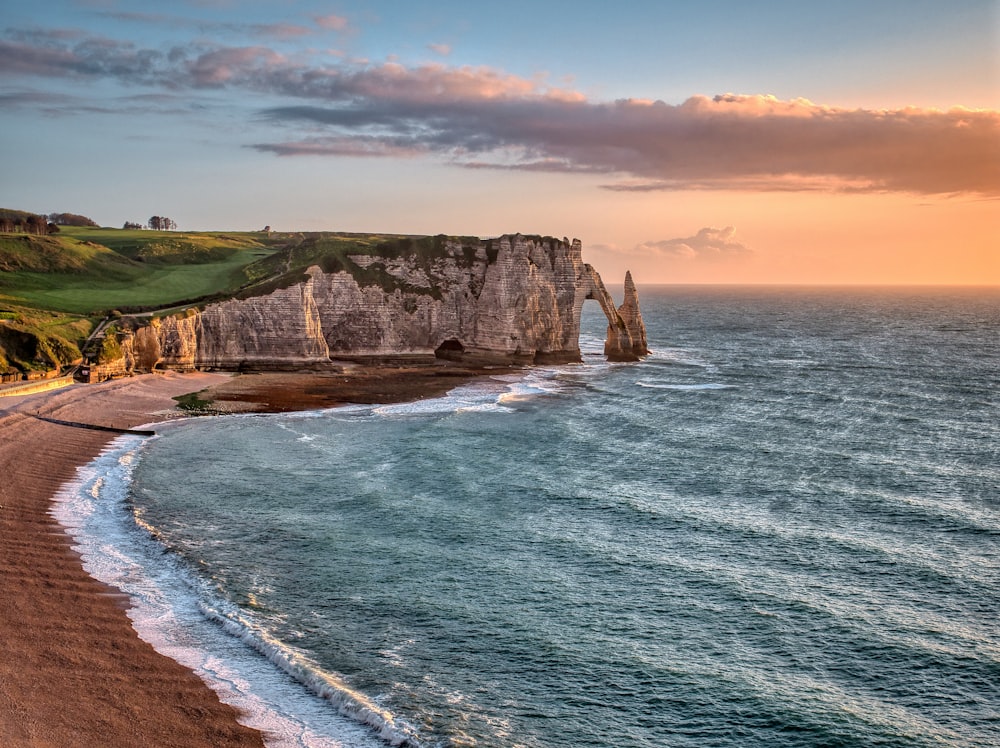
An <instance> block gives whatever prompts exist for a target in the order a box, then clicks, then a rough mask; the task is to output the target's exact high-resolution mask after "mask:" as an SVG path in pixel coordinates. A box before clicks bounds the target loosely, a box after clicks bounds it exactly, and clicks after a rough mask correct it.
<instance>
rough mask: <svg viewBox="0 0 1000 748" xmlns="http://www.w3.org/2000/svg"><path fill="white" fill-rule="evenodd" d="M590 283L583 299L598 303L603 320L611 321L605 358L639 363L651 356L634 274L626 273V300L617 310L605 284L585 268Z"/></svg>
mask: <svg viewBox="0 0 1000 748" xmlns="http://www.w3.org/2000/svg"><path fill="white" fill-rule="evenodd" d="M584 268H585V270H586V272H587V279H588V280H589V287H586V286H585V295H584V297H583V298H584V299H595V300H596V301H597V302H598V303H599V304H600V305H601V310H602V311H603V312H604V316H605V317H607V318H608V335H607V338H606V339H605V341H604V355H605V356H607V357H608V360H609V361H638V360H639V359H640V358H641V357H642V356H645V355H646V354H647V353H649V349H648V348H647V342H646V325H645V324H644V323H643V321H642V313H641V312H640V311H639V294H638V292H637V291H636V288H635V282H634V281H633V280H632V273H631V272H629V271H625V299H624V301H623V302H622V305H621V306H620V307H617V308H616V307H615V302H614V299H612V298H611V294H610V293H608V289H607V288H606V287H605V286H604V281H602V280H601V276H600V275H598V274H597V271H596V270H594V268H593V267H591V266H590V265H585V266H584Z"/></svg>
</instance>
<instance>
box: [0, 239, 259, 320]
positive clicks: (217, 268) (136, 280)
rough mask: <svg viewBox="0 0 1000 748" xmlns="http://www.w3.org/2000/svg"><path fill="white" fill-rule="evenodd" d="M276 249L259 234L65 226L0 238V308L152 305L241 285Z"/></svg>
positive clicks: (93, 309) (95, 309) (87, 310)
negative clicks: (40, 233)
mask: <svg viewBox="0 0 1000 748" xmlns="http://www.w3.org/2000/svg"><path fill="white" fill-rule="evenodd" d="M275 251H276V247H274V246H272V245H271V243H269V241H268V239H267V237H266V236H264V235H262V234H222V233H178V232H163V231H131V230H129V231H126V230H123V229H100V228H85V227H66V228H64V229H63V230H62V231H61V232H60V233H59V234H57V235H55V236H42V237H39V236H28V235H25V234H5V235H0V303H3V302H7V303H10V304H19V305H22V306H29V307H36V308H39V309H49V310H55V311H60V312H71V313H75V314H81V315H89V314H95V313H99V312H101V311H105V310H110V309H115V308H122V307H128V308H136V307H147V308H148V307H157V306H164V305H168V304H172V303H176V302H180V301H184V300H193V299H197V298H200V297H203V296H208V295H212V294H217V293H228V292H233V291H235V290H236V289H238V288H239V287H240V286H242V285H244V284H245V283H246V282H247V281H248V277H247V275H246V274H245V272H244V268H245V267H246V266H247V265H250V264H251V263H253V262H255V261H257V260H260V259H261V258H263V257H266V256H268V255H270V254H272V253H274V252H275Z"/></svg>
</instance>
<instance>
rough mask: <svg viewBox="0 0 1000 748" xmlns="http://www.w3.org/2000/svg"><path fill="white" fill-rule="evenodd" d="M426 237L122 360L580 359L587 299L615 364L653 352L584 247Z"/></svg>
mask: <svg viewBox="0 0 1000 748" xmlns="http://www.w3.org/2000/svg"><path fill="white" fill-rule="evenodd" d="M430 241H433V244H427V243H425V245H423V246H422V248H421V249H420V250H419V251H405V250H401V249H399V248H398V247H396V248H393V247H390V248H388V249H386V250H385V251H381V252H380V251H374V252H370V253H362V252H359V253H358V254H348V255H347V256H346V259H345V260H343V261H342V262H340V264H339V266H338V267H337V269H334V270H332V271H331V270H329V269H327V270H324V269H323V267H321V266H320V265H319V264H317V265H312V266H310V267H308V268H307V269H305V271H304V273H303V274H302V275H301V276H299V277H297V278H296V279H295V282H290V283H289V284H288V285H287V286H285V287H279V288H277V289H275V290H272V291H270V292H269V293H260V295H250V294H245V295H244V297H242V298H233V299H229V300H227V301H223V302H220V303H215V304H210V305H208V306H206V307H205V308H203V309H201V310H188V311H187V312H186V313H183V314H181V315H177V316H170V317H163V318H160V319H154V320H152V321H151V322H149V323H148V324H146V323H143V324H142V326H137V329H136V330H135V332H134V335H133V336H132V337H131V338H130V339H128V340H126V341H124V344H123V348H124V350H125V353H126V357H127V358H128V359H129V361H130V363H131V365H132V366H133V367H134V368H135V369H136V370H139V371H143V370H150V369H153V368H170V369H180V370H190V369H222V370H264V369H286V370H287V369H302V368H309V367H320V366H324V365H328V364H329V362H330V361H331V360H336V359H353V360H367V361H388V360H392V361H398V360H429V359H433V358H434V357H437V358H445V359H452V360H459V361H463V362H466V363H470V364H492V363H564V362H572V361H579V360H580V345H579V337H580V313H581V310H582V308H583V303H584V301H585V300H586V299H596V300H597V301H598V302H599V303H600V305H601V308H602V309H603V310H604V313H605V315H606V316H607V318H608V338H607V342H606V343H605V354H606V355H607V356H608V358H609V359H610V360H614V361H635V360H638V358H639V357H640V356H643V355H645V354H646V353H648V351H647V350H646V330H645V327H644V326H643V322H642V315H641V314H640V313H639V306H638V298H637V295H636V290H635V284H634V283H633V282H632V277H631V275H628V274H627V275H626V278H625V301H624V303H623V304H622V305H621V307H619V308H617V309H616V308H615V305H614V302H613V301H612V299H611V296H610V294H608V292H607V289H606V288H605V287H604V283H603V282H602V281H601V277H600V276H599V275H598V274H597V272H596V271H595V270H594V269H593V268H592V267H591V266H590V265H588V264H586V263H584V262H583V259H582V247H581V244H580V242H579V240H574V241H573V242H569V241H567V240H565V239H564V240H562V241H559V240H556V239H552V238H548V237H546V238H542V237H525V236H521V235H520V234H517V235H505V236H502V237H500V238H499V239H492V240H486V241H480V240H469V239H465V240H458V239H446V238H444V237H436V238H434V239H433V240H428V242H430Z"/></svg>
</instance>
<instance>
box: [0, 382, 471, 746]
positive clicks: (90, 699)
mask: <svg viewBox="0 0 1000 748" xmlns="http://www.w3.org/2000/svg"><path fill="white" fill-rule="evenodd" d="M474 374H475V372H474V371H472V370H464V369H451V368H449V367H424V368H394V369H370V368H365V367H356V368H353V369H351V370H350V371H349V373H347V374H343V373H339V374H336V375H335V374H315V373H313V374H305V375H296V374H261V375H246V376H237V377H234V376H232V375H230V374H218V373H193V374H178V373H172V372H166V373H158V374H151V375H144V376H138V377H132V378H128V379H121V380H117V381H112V382H107V383H104V384H100V385H74V386H72V387H69V388H65V389H60V390H54V391H50V392H44V393H39V394H35V395H26V396H19V397H6V398H2V399H0V445H2V446H0V475H2V476H3V480H2V481H0V538H2V548H3V552H2V554H0V638H2V640H3V642H4V657H3V658H0V714H2V715H3V717H2V719H0V744H2V745H4V746H50V745H51V746H73V745H81V746H82V745H107V746H124V745H156V746H185V747H186V748H190V747H192V746H237V745H239V746H260V745H263V739H262V737H261V735H260V734H259V733H258V732H256V731H255V730H252V729H250V728H249V727H246V726H244V725H241V724H240V723H239V718H240V715H239V714H238V713H237V712H236V710H235V709H233V708H232V707H230V706H228V705H226V704H223V703H221V702H220V701H219V699H218V697H217V696H216V694H215V693H214V692H213V691H212V690H211V689H210V688H209V687H208V686H206V685H205V683H203V682H202V681H201V680H200V679H199V678H198V677H197V676H196V675H194V674H193V673H192V672H190V671H189V670H187V669H186V668H184V667H183V666H181V665H179V664H178V663H176V662H174V661H173V660H171V659H169V658H167V657H165V656H163V655H161V654H159V653H158V652H156V651H155V650H154V649H153V648H152V647H151V646H150V645H149V644H147V643H146V642H144V641H142V640H140V639H139V638H138V636H137V635H136V633H135V631H134V630H133V628H132V626H131V623H130V621H129V619H128V617H127V610H128V606H129V602H128V599H127V597H126V596H124V595H122V594H121V593H119V592H118V591H116V590H114V589H111V588H109V587H107V586H105V585H103V584H101V583H100V582H98V581H96V580H94V579H93V578H91V577H90V576H89V575H88V574H87V573H86V572H85V571H84V569H83V567H82V565H81V561H80V558H79V556H78V555H77V554H76V553H75V552H74V551H73V550H72V548H71V546H70V538H69V536H68V535H67V534H66V532H65V530H64V529H63V528H62V527H61V526H60V525H59V524H58V523H57V522H56V520H55V519H54V518H53V517H52V516H51V514H50V509H51V507H52V502H53V499H54V497H55V496H56V494H57V493H58V491H59V489H60V486H62V485H63V484H64V483H66V482H67V481H71V480H73V478H74V476H75V473H76V468H77V467H78V466H81V465H84V464H86V463H87V462H89V461H90V460H92V459H93V458H94V457H96V456H97V455H98V454H100V452H101V450H102V449H103V448H104V447H105V446H106V445H107V444H108V443H109V442H110V441H111V440H112V439H113V438H114V436H115V434H114V433H113V432H111V431H101V430H94V429H89V428H82V427H80V424H91V425H97V426H103V427H113V428H116V429H129V428H135V427H137V426H140V425H143V424H149V423H154V422H158V421H164V420H168V419H171V418H177V417H183V416H185V415H187V413H185V412H184V411H182V410H180V409H178V408H177V407H176V406H177V403H176V402H175V401H174V400H173V398H174V397H175V396H179V395H184V394H188V393H194V392H202V391H205V390H207V391H208V394H203V395H202V397H206V398H209V399H215V398H216V397H218V400H217V401H216V404H215V405H214V406H213V407H215V408H217V409H218V410H220V411H255V412H261V411H271V410H300V409H306V408H319V407H330V406H332V405H336V404H340V403H343V402H348V401H359V402H361V401H367V402H398V401H400V400H410V399H419V398H420V397H422V396H432V395H435V394H440V393H442V392H444V391H446V390H448V389H450V388H451V387H454V386H456V385H457V384H459V383H460V381H461V380H462V378H468V377H470V376H473V375H474ZM72 424H76V425H72Z"/></svg>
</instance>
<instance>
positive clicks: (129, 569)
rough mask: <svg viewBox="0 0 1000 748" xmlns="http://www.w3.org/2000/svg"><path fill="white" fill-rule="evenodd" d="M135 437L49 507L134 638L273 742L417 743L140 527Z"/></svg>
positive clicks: (334, 745) (289, 746) (339, 746)
mask: <svg viewBox="0 0 1000 748" xmlns="http://www.w3.org/2000/svg"><path fill="white" fill-rule="evenodd" d="M141 441H142V440H141V439H140V438H137V437H134V436H123V437H120V438H119V439H117V440H115V442H114V443H113V444H112V445H111V446H110V447H109V448H108V449H107V450H105V452H104V453H102V454H101V455H100V456H99V457H98V458H97V459H96V460H94V461H93V462H91V463H90V464H88V465H86V466H84V467H81V468H79V469H78V473H77V478H76V480H74V481H72V482H71V483H68V484H66V485H65V486H63V488H62V489H61V490H60V492H59V495H58V496H57V501H56V504H55V506H54V508H53V514H54V516H55V517H56V519H58V521H59V522H60V523H62V524H63V526H64V527H66V529H67V530H68V532H69V534H70V535H71V536H72V538H73V540H74V542H75V545H74V549H75V550H76V551H78V552H79V553H80V555H81V556H82V558H83V565H84V568H85V569H86V570H87V572H88V573H89V574H90V575H91V576H93V577H95V578H96V579H98V580H100V581H102V582H104V583H106V584H109V585H112V586H114V587H116V588H118V589H120V590H121V591H122V592H125V593H126V594H128V595H129V598H130V604H131V608H130V609H129V611H128V615H129V618H131V619H132V625H133V627H134V628H135V630H136V631H137V632H138V634H139V636H140V637H141V638H142V639H144V640H145V641H147V642H149V643H150V644H151V645H153V647H154V648H156V649H157V651H159V652H161V653H162V654H164V655H166V656H168V657H171V658H172V659H174V660H176V661H177V662H179V663H181V664H182V665H184V666H186V667H189V668H191V669H192V670H193V671H194V672H195V673H197V674H198V675H199V676H200V677H201V678H202V679H203V680H204V681H205V682H206V683H207V684H208V685H209V686H210V687H211V688H212V689H214V690H215V691H216V692H217V693H218V694H219V698H220V699H221V700H222V701H224V702H226V703H228V704H231V705H232V706H234V707H235V708H236V709H237V710H239V711H240V712H241V716H240V721H241V722H243V723H244V724H246V725H249V726H250V727H253V728H255V729H258V730H260V731H261V732H262V733H263V735H264V738H265V742H266V744H267V745H268V746H270V747H272V748H347V746H352V747H353V746H359V747H362V748H376V747H377V746H384V745H385V743H386V742H387V743H389V744H390V745H399V746H405V745H410V746H417V745H420V743H419V740H418V737H417V734H416V731H415V729H414V728H413V727H412V726H410V725H408V724H406V723H405V722H403V721H401V720H399V719H397V718H396V717H394V716H393V715H392V714H390V713H389V712H388V711H386V710H385V709H383V708H382V707H379V706H378V705H377V704H376V703H375V702H374V701H373V700H370V699H368V698H367V697H366V696H364V695H363V694H360V693H358V692H356V691H354V690H353V689H351V688H350V686H349V685H348V684H346V683H345V682H344V681H343V680H342V679H340V678H337V677H336V676H335V675H332V674H330V673H324V672H323V671H322V670H320V669H319V668H316V667H314V666H313V665H312V664H311V663H309V662H308V661H306V660H305V658H303V657H301V656H300V655H298V654H297V653H296V652H295V651H294V650H292V649H291V648H289V647H287V646H285V645H283V644H282V643H281V642H278V641H276V640H274V639H273V638H271V637H269V636H268V635H267V634H266V632H265V631H264V630H263V629H262V628H260V627H259V626H256V625H254V624H253V622H252V621H251V620H250V619H249V618H248V617H247V616H246V615H243V614H242V613H240V612H239V611H237V610H236V609H235V608H232V607H227V605H226V604H225V603H224V602H222V601H221V600H219V599H217V598H216V597H215V596H214V595H213V594H212V592H211V590H210V589H209V588H208V585H207V584H206V583H205V582H203V581H201V580H199V579H198V578H196V577H195V576H194V575H193V574H191V573H190V572H189V571H188V570H187V568H186V567H185V566H183V564H182V562H181V561H180V560H179V559H178V558H176V557H174V556H172V555H171V554H169V553H165V552H164V551H165V549H164V547H163V546H162V545H160V544H159V543H158V542H156V541H155V540H153V538H152V537H151V536H150V534H149V533H148V532H147V531H145V530H143V529H140V527H139V526H138V524H137V522H136V519H135V517H134V516H133V515H132V514H131V513H130V512H129V510H128V508H127V506H126V501H125V499H126V496H127V490H128V485H129V482H130V478H131V473H132V469H133V466H134V463H135V458H136V456H137V454H138V452H139V450H140V448H141ZM248 645H249V646H248ZM251 648H252V649H251ZM254 650H256V652H255V651H254ZM261 654H263V655H264V657H261V656H260V655H261ZM265 658H266V659H265ZM272 663H273V664H272ZM274 665H278V668H276V667H274ZM279 668H280V669H279ZM289 675H290V676H292V678H294V680H292V679H290V678H289V677H288V676H289ZM307 689H308V690H307ZM310 691H312V694H316V695H312V694H310ZM317 696H319V697H320V698H317ZM331 704H332V705H333V706H334V707H335V708H330V705H331ZM338 712H339V713H338ZM345 715H346V716H345ZM372 728H374V729H372ZM376 733H377V734H378V735H379V736H380V737H381V738H382V740H379V738H377V737H375V735H376ZM383 741H385V742H383Z"/></svg>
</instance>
